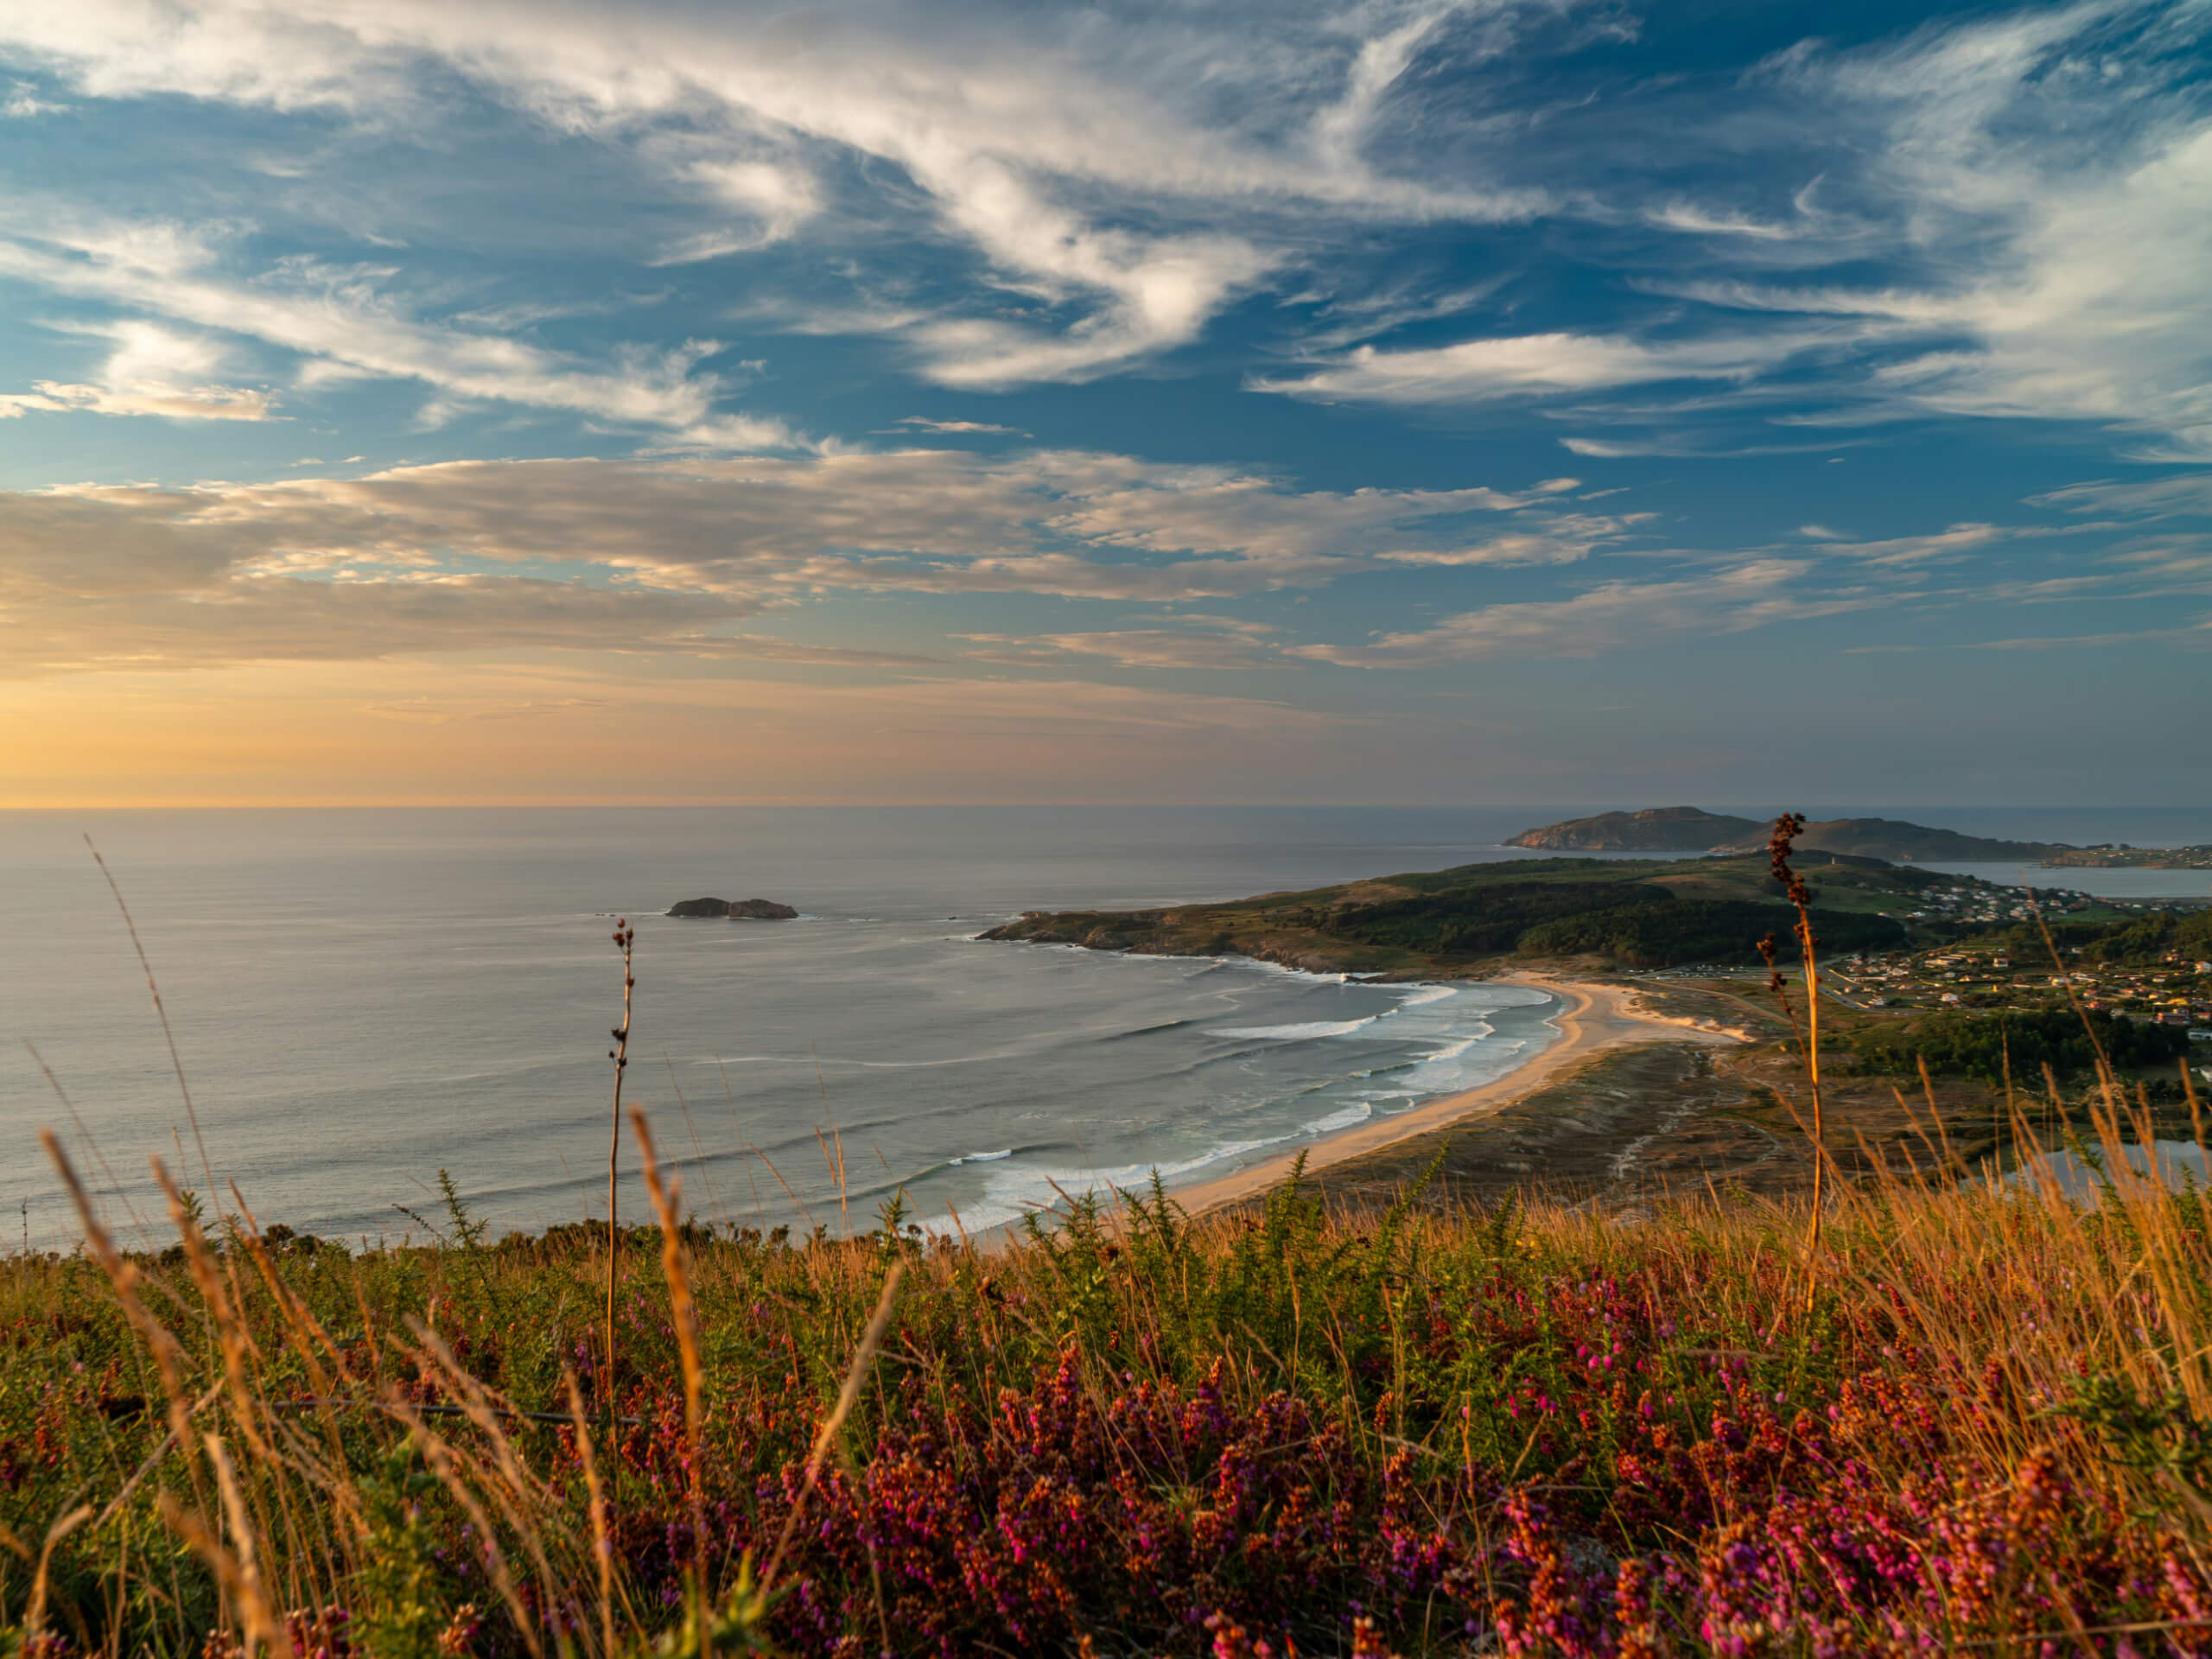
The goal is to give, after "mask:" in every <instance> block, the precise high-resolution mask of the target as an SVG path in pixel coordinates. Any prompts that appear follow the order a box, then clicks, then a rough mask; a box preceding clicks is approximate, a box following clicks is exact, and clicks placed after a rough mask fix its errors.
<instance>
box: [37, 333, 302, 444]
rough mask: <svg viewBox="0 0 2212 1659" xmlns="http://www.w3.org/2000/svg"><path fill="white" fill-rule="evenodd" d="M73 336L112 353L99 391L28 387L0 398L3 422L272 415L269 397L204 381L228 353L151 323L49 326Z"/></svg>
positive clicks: (48, 384) (51, 383)
mask: <svg viewBox="0 0 2212 1659" xmlns="http://www.w3.org/2000/svg"><path fill="white" fill-rule="evenodd" d="M54 326H56V327H62V328H64V329H65V331H66V332H68V333H73V334H93V335H99V336H105V338H107V339H109V340H113V341H114V342H115V349H114V350H113V351H112V352H111V353H109V354H108V358H107V361H106V362H105V364H104V365H102V368H101V372H100V378H99V383H98V384H97V385H77V384H72V383H68V382H64V381H56V380H36V381H33V382H32V383H31V384H32V389H31V390H30V391H28V392H5V393H0V416H13V415H22V414H23V413H25V412H27V411H31V410H37V411H41V412H44V413H49V414H53V413H68V412H78V413H89V414H93V415H159V416H168V418H170V419H172V420H183V421H266V420H270V419H273V418H274V417H275V415H276V404H275V402H274V400H273V399H272V398H271V397H270V395H269V394H268V393H267V392H266V391H260V390H257V389H255V388H251V387H246V386H232V385H222V384H220V383H219V382H217V381H214V380H213V379H211V378H208V377H210V376H212V375H213V374H214V373H216V372H219V370H220V369H221V368H222V367H223V366H224V364H225V360H226V357H227V355H228V353H226V351H225V350H224V349H223V347H222V346H219V345H218V344H217V343H216V342H214V341H213V340H207V339H205V338H204V337H194V336H189V335H185V334H177V333H175V331H173V330H171V329H167V328H162V327H158V326H156V325H155V324H153V323H149V322H137V321H129V322H113V323H100V324H86V323H72V324H67V325H54Z"/></svg>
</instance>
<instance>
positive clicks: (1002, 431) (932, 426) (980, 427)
mask: <svg viewBox="0 0 2212 1659" xmlns="http://www.w3.org/2000/svg"><path fill="white" fill-rule="evenodd" d="M899 425H900V426H904V427H911V428H912V429H913V430H915V431H917V432H970V433H979V434H991V435H999V436H1004V437H1010V438H1026V437H1027V436H1028V435H1029V434H1028V433H1027V432H1025V431H1023V430H1022V429H1020V427H1018V426H997V425H994V424H993V423H991V422H989V421H933V420H931V419H930V418H928V417H927V416H922V415H902V416H899Z"/></svg>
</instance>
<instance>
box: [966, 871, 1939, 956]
mask: <svg viewBox="0 0 2212 1659" xmlns="http://www.w3.org/2000/svg"><path fill="white" fill-rule="evenodd" d="M1799 865H1800V868H1801V869H1802V873H1803V874H1805V875H1806V877H1807V878H1808V880H1810V881H1811V882H1812V884H1813V887H1814V905H1815V909H1814V928H1815V933H1816V935H1817V936H1818V937H1819V938H1820V940H1821V944H1822V947H1823V949H1825V950H1885V949H1888V948H1891V947H1893V946H1896V945H1898V944H1903V943H1904V940H1905V937H1906V935H1905V928H1904V924H1903V923H1901V922H1899V921H1897V920H1896V919H1894V918H1892V917H1891V916H1888V915H1885V914H1883V913H1882V912H1885V911H1904V910H1908V909H1911V908H1914V907H1915V906H1916V904H1917V899H1916V894H1917V893H1919V892H1920V891H1921V890H1923V889H1924V888H1927V887H1933V886H1936V885H1939V884H1940V883H1941V882H1942V881H1943V880H1946V879H1947V878H1943V877H1938V876H1934V875H1930V874H1925V873H1923V872H1922V871H1918V870H1910V869H1901V868H1897V867H1895V866H1892V865H1888V864H1885V863H1883V862H1881V861H1879V860H1878V859H1865V858H1850V857H1844V856H1838V855H1825V854H1813V855H1808V856H1807V857H1805V858H1803V859H1801V860H1800V861H1799ZM1792 919H1793V912H1791V911H1790V910H1789V906H1787V904H1786V903H1784V901H1783V896H1782V893H1781V890H1780V889H1779V888H1778V887H1777V886H1776V884H1775V882H1774V880H1773V878H1772V877H1771V876H1770V874H1768V871H1767V861H1766V859H1765V857H1764V855H1758V856H1747V857H1743V858H1729V859H1715V858H1700V859H1682V860H1663V861H1662V860H1651V861H1645V860H1642V859H1636V860H1624V859H1594V858H1548V859H1529V860H1525V861H1512V862H1499V863H1489V864H1465V865H1461V866H1459V867H1458V868H1454V869H1449V870H1437V871H1433V872H1428V873H1425V874H1403V875H1390V876H1383V877H1379V878H1376V879H1374V880H1364V881H1351V882H1346V883H1344V885H1342V886H1339V887H1315V888H1313V889H1310V890H1308V891H1306V892H1303V893H1262V894H1261V895H1259V896H1258V897H1256V898H1252V899H1234V900H1230V901H1229V902H1227V903H1223V904H1211V905H1186V906H1179V907H1177V908H1174V909H1172V910H1138V911H1058V912H1049V911H1031V912H1027V913H1025V914H1024V915H1023V916H1022V918H1021V919H1020V920H1019V921H1016V922H1009V923H1007V925H1005V926H1003V927H995V928H993V929H991V930H990V931H988V932H987V933H985V934H983V935H982V937H983V938H987V939H1015V940H1027V941H1031V942H1033V943H1038V944H1075V945H1083V946H1085V947H1087V948H1089V949H1090V950H1130V951H1135V952H1138V953H1140V954H1143V955H1149V956H1244V957H1257V958H1259V959H1261V960H1263V961H1268V962H1274V963H1281V964H1282V965H1284V966H1286V967H1292V968H1301V969H1307V970H1309V971H1312V972H1316V973H1372V974H1384V975H1390V976H1398V977H1405V978H1414V977H1433V976H1453V975H1480V974H1483V973H1486V972H1491V971H1494V970H1496V969H1498V968H1500V967H1502V966H1503V965H1505V964H1506V963H1508V962H1510V961H1516V960H1517V961H1524V962H1525V961H1529V960H1533V959H1538V958H1545V957H1554V958H1565V957H1583V958H1587V957H1599V958H1603V959H1605V960H1607V961H1609V962H1611V963H1618V965H1620V966H1622V967H1633V968H1656V967H1664V966H1667V965H1669V964H1671V963H1687V962H1749V961H1754V960H1756V959H1757V957H1758V941H1759V940H1760V939H1761V938H1764V937H1765V936H1766V935H1767V934H1770V933H1772V934H1775V935H1776V936H1777V937H1778V938H1783V939H1784V940H1785V941H1786V940H1787V938H1788V937H1789V924H1790V922H1791V920H1792Z"/></svg>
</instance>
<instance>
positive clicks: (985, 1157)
mask: <svg viewBox="0 0 2212 1659" xmlns="http://www.w3.org/2000/svg"><path fill="white" fill-rule="evenodd" d="M1013 1156H1014V1148H1013V1147H1007V1148H1005V1149H1004V1150H1003V1151H1001V1152H971V1153H969V1154H967V1155H966V1156H965V1157H961V1158H953V1159H949V1160H947V1161H948V1162H950V1163H955V1164H995V1163H996V1162H998V1160H1000V1159H1001V1158H1011V1157H1013Z"/></svg>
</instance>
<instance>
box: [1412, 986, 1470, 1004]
mask: <svg viewBox="0 0 2212 1659" xmlns="http://www.w3.org/2000/svg"><path fill="white" fill-rule="evenodd" d="M1457 995H1459V987H1458V986H1457V985H1416V986H1414V987H1413V988H1411V989H1410V990H1408V992H1407V993H1406V994H1405V999H1404V1000H1403V1001H1401V1002H1400V1003H1399V1004H1398V1007H1400V1008H1401V1009H1404V1008H1418V1007H1421V1006H1423V1005H1424V1004H1426V1003H1429V1002H1441V1001H1444V999H1445V998H1446V997H1447V996H1457Z"/></svg>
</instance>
